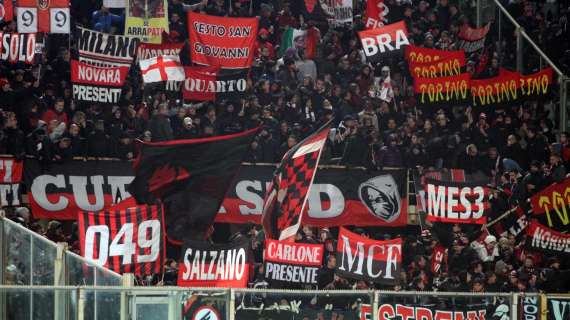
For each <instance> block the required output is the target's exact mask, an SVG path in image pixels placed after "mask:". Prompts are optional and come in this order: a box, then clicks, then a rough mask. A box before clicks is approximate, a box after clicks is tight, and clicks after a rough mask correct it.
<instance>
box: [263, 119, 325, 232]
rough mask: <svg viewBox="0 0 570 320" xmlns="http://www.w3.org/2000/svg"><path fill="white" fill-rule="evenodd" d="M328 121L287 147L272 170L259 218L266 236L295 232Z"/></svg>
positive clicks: (323, 142) (321, 148)
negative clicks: (301, 139) (288, 148)
mask: <svg viewBox="0 0 570 320" xmlns="http://www.w3.org/2000/svg"><path fill="white" fill-rule="evenodd" d="M329 125H330V121H329V122H328V123H327V124H325V125H324V126H322V127H321V128H320V129H319V130H318V131H317V132H315V133H313V134H312V135H310V136H309V137H307V138H306V139H305V140H303V141H301V142H299V143H298V144H297V145H296V146H294V147H293V148H292V149H291V150H289V151H287V153H286V154H285V155H284V156H283V159H282V160H281V164H280V165H279V167H278V168H277V170H275V173H274V175H273V181H272V182H271V184H270V186H269V188H268V189H267V193H266V196H265V201H264V203H263V216H262V218H261V220H262V223H263V229H264V230H265V236H266V238H267V239H278V240H288V239H291V238H292V237H294V236H295V235H296V234H297V230H298V229H299V227H300V225H301V220H302V216H303V211H305V204H306V202H307V198H308V195H309V191H310V189H311V186H312V184H313V179H314V178H315V174H316V173H317V167H318V165H319V160H320V157H321V152H322V150H323V148H324V146H325V143H326V141H327V138H328V134H329V131H330V128H329Z"/></svg>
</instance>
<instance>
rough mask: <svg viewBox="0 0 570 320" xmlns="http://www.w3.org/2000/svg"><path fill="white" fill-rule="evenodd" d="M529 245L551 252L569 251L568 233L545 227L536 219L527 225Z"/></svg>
mask: <svg viewBox="0 0 570 320" xmlns="http://www.w3.org/2000/svg"><path fill="white" fill-rule="evenodd" d="M526 234H527V236H528V237H527V241H528V242H529V247H530V248H532V249H536V250H541V251H549V252H552V253H558V254H562V253H566V254H567V253H570V235H569V234H565V233H560V232H557V231H555V230H552V229H550V228H547V227H545V226H543V225H541V224H540V223H538V222H537V221H536V220H533V221H531V223H530V225H529V226H528V227H527V233H526Z"/></svg>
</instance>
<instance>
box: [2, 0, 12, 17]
mask: <svg viewBox="0 0 570 320" xmlns="http://www.w3.org/2000/svg"><path fill="white" fill-rule="evenodd" d="M13 17H14V9H13V8H12V0H0V22H4V21H12V18H13Z"/></svg>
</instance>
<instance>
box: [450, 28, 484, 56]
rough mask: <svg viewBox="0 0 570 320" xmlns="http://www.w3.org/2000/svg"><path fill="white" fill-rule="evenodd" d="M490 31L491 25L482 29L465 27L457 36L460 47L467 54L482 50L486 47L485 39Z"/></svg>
mask: <svg viewBox="0 0 570 320" xmlns="http://www.w3.org/2000/svg"><path fill="white" fill-rule="evenodd" d="M490 29H491V23H488V24H487V25H486V26H484V27H481V28H471V27H470V26H468V25H465V26H463V27H462V28H461V29H460V30H459V34H458V35H457V36H458V38H459V43H458V47H459V48H460V49H463V50H465V52H466V53H472V52H475V51H479V50H482V49H483V48H484V47H485V39H486V37H487V33H489V30H490Z"/></svg>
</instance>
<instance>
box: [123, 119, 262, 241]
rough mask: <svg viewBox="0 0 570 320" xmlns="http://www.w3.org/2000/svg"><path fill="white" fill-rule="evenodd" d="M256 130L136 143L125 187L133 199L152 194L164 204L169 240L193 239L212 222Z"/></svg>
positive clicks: (147, 200)
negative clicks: (137, 148)
mask: <svg viewBox="0 0 570 320" xmlns="http://www.w3.org/2000/svg"><path fill="white" fill-rule="evenodd" d="M256 131H257V129H252V130H248V131H245V132H242V133H238V134H233V135H226V136H218V137H211V138H203V139H190V140H173V141H167V142H154V143H143V142H140V144H139V146H140V152H139V155H138V157H137V159H136V162H135V164H134V166H133V167H134V170H135V179H134V180H133V182H132V183H131V185H130V187H129V192H130V193H131V194H132V195H133V197H134V198H135V199H136V200H137V203H154V202H156V200H157V199H160V200H161V201H162V202H164V203H165V211H166V215H165V216H166V226H167V235H168V237H169V239H170V240H178V241H184V240H187V239H190V240H192V239H197V238H199V237H200V236H201V235H203V233H204V231H206V230H207V229H208V228H209V226H210V225H211V224H212V223H213V221H214V218H215V216H216V213H217V212H218V209H219V208H220V205H221V204H222V201H223V199H224V195H225V193H226V189H227V187H228V186H229V185H230V183H229V182H230V181H232V179H233V177H234V175H235V174H236V173H237V170H238V168H239V166H240V164H241V161H242V158H243V156H244V155H245V152H246V151H247V148H248V145H249V143H250V142H251V139H252V138H253V136H254V135H255V132H256ZM190 231H192V232H190Z"/></svg>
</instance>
